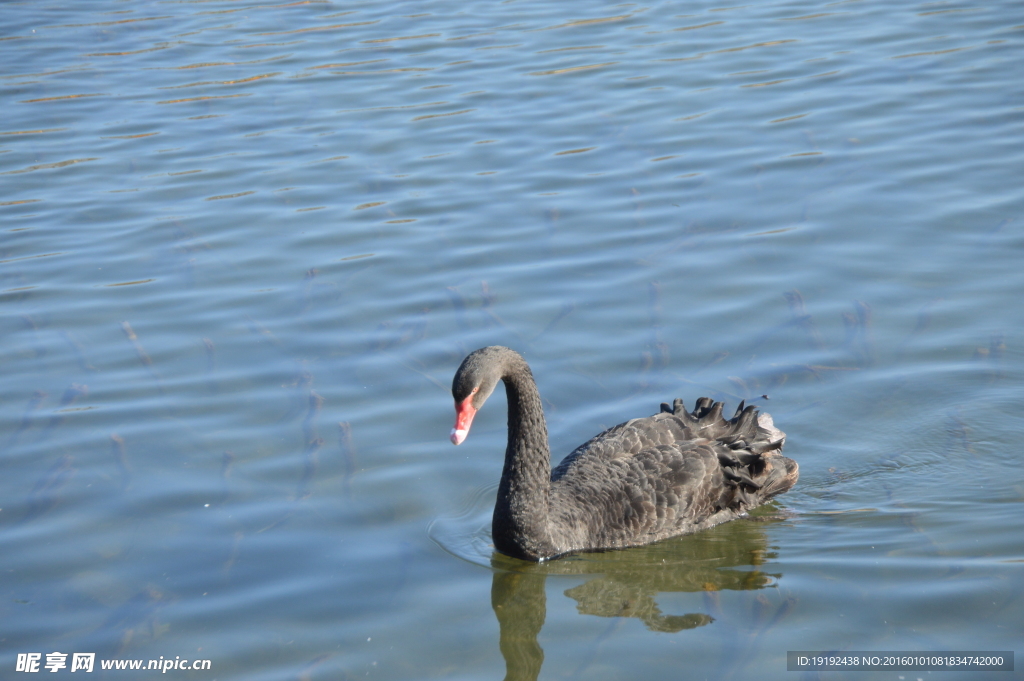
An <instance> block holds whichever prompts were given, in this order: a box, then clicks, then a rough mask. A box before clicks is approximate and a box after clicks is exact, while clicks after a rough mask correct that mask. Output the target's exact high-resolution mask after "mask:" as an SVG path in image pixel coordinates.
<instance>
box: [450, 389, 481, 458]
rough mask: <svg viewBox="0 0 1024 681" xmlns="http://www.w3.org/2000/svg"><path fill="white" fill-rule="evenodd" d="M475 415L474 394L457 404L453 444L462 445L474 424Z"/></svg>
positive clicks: (452, 437) (452, 436)
mask: <svg viewBox="0 0 1024 681" xmlns="http://www.w3.org/2000/svg"><path fill="white" fill-rule="evenodd" d="M474 392H476V391H474ZM474 416H476V408H475V407H474V406H473V396H472V395H470V396H469V397H467V398H466V399H464V400H462V401H461V402H458V403H456V404H455V427H454V428H452V435H451V439H452V444H453V445H461V444H462V441H463V440H465V439H466V436H467V435H469V427H470V426H471V425H473V417H474Z"/></svg>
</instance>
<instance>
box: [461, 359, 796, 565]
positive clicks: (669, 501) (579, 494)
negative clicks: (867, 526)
mask: <svg viewBox="0 0 1024 681" xmlns="http://www.w3.org/2000/svg"><path fill="white" fill-rule="evenodd" d="M499 380H501V381H504V382H505V392H506V394H507V395H508V446H507V448H506V449H505V466H504V469H503V470H502V472H501V484H500V485H499V486H498V500H497V503H496V504H495V506H494V519H493V524H492V526H491V532H492V536H493V539H494V547H495V548H496V549H497V550H498V551H500V552H502V553H504V554H506V555H509V556H513V557H515V558H522V559H524V560H533V561H542V560H547V559H550V558H557V557H559V556H564V555H566V554H570V553H576V552H580V551H600V550H604V549H619V548H626V547H630V546H642V545H644V544H650V543H652V542H656V541H658V540H661V539H666V538H668V537H674V536H676V535H680V534H688V533H690V532H697V531H700V530H703V529H705V528H708V527H711V526H712V525H717V524H719V523H722V522H725V521H727V520H732V519H733V518H736V517H737V516H740V515H742V514H743V513H744V512H746V511H747V510H749V509H751V508H754V507H755V506H759V505H761V504H763V503H765V502H766V501H768V500H769V499H771V498H772V497H774V496H775V495H777V494H781V493H783V492H785V491H786V490H788V489H789V488H790V487H792V486H793V485H794V484H795V483H796V481H797V477H798V476H799V467H798V466H797V464H796V462H795V461H793V460H792V459H787V458H786V457H784V456H781V455H780V454H779V452H780V451H781V449H782V445H783V443H784V442H785V438H786V434H785V433H783V432H782V431H781V430H779V429H777V428H776V427H775V426H774V424H773V423H772V419H771V417H770V416H769V415H767V414H761V415H758V412H757V409H755V408H754V407H753V406H750V407H747V408H746V409H744V408H743V403H740V406H739V408H738V409H737V410H736V415H735V416H734V417H733V418H732V419H731V420H728V421H727V420H725V419H723V418H722V403H721V402H712V400H711V399H710V398H707V397H702V398H700V399H699V400H697V405H696V408H695V409H694V410H693V411H692V412H688V411H686V409H685V408H684V407H683V402H682V400H678V399H677V400H676V401H675V404H674V406H672V407H669V405H667V404H662V405H661V413H659V414H655V415H654V416H648V417H646V418H639V419H632V420H630V421H626V422H625V423H622V424H619V425H617V426H615V427H614V428H609V429H608V430H606V431H604V432H603V433H601V434H600V435H598V436H596V437H595V438H593V439H592V440H590V441H589V442H586V443H584V444H582V445H580V446H579V447H577V448H576V450H575V451H574V452H572V453H571V454H570V455H569V456H567V457H565V459H564V460H563V461H562V463H560V464H559V465H558V467H557V468H555V469H554V470H552V469H551V458H550V450H549V449H548V429H547V425H546V424H545V422H544V409H543V407H542V406H541V401H540V393H539V392H537V384H536V383H535V382H534V380H533V374H532V373H531V372H530V367H529V366H528V365H527V364H526V360H524V359H523V358H522V356H521V355H520V354H519V353H517V352H515V351H514V350H510V349H509V348H505V347H501V346H491V347H487V348H481V349H479V350H476V351H475V352H473V353H471V354H470V355H469V356H467V357H466V359H465V360H463V362H462V366H460V367H459V370H458V371H457V372H456V373H455V379H454V381H453V382H452V395H453V397H454V398H455V427H454V428H453V429H452V433H451V440H452V443H453V444H456V445H458V444H461V443H462V442H463V440H465V439H466V436H467V435H468V434H469V428H470V425H471V424H472V422H473V417H474V416H475V415H476V412H477V410H478V409H480V407H481V406H483V403H484V402H485V401H486V400H487V398H488V397H490V395H491V393H492V392H493V391H494V388H495V387H496V386H497V384H498V381H499Z"/></svg>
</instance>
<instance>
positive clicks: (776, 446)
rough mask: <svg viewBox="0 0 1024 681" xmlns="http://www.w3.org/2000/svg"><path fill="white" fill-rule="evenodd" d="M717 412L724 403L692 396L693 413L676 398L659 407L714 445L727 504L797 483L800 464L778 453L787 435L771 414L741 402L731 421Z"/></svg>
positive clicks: (752, 500)
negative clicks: (697, 398) (695, 400)
mask: <svg viewBox="0 0 1024 681" xmlns="http://www.w3.org/2000/svg"><path fill="white" fill-rule="evenodd" d="M722 410H723V403H722V402H715V401H713V400H712V399H711V398H709V397H702V398H700V399H699V400H697V403H696V404H695V405H694V408H693V410H692V411H687V409H686V407H685V405H684V404H683V401H682V400H675V402H674V403H673V405H672V408H671V409H669V407H668V405H667V404H663V405H662V411H663V412H671V413H672V414H673V415H674V416H675V417H676V418H678V419H679V420H680V421H682V422H683V424H684V426H685V428H686V429H687V430H688V431H691V433H690V434H692V436H693V437H697V438H706V439H708V440H711V441H713V442H716V443H717V444H718V445H719V446H718V447H716V451H717V453H718V462H719V464H720V465H721V470H722V475H723V478H724V480H725V484H726V486H727V487H729V488H730V492H731V497H732V499H731V502H732V503H731V504H729V505H730V506H733V507H736V508H742V509H747V508H753V507H755V506H758V505H760V504H762V503H764V502H765V501H768V500H769V499H771V498H772V497H774V496H776V495H778V494H782V493H783V492H785V491H786V490H788V489H789V488H791V487H792V486H793V485H794V484H796V481H797V478H799V474H800V473H799V471H800V467H799V466H798V465H797V463H796V462H795V461H793V460H792V459H788V458H786V457H784V456H782V455H781V451H782V447H783V445H784V444H785V442H786V434H785V433H783V432H782V431H781V430H779V429H778V428H776V427H775V424H774V422H773V421H772V417H771V416H770V415H768V414H761V413H759V412H758V410H757V407H755V406H754V405H749V406H748V405H746V404H745V403H744V402H741V403H740V405H739V407H738V408H737V409H736V412H735V414H734V415H733V417H732V418H731V419H725V418H723V417H722Z"/></svg>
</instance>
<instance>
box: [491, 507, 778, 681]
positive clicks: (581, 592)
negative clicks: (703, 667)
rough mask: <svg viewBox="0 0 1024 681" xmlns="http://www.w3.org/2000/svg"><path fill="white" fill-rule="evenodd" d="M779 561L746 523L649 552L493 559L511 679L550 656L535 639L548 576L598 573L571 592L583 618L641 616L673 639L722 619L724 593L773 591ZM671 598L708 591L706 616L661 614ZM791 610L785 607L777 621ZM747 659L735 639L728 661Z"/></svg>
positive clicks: (530, 674) (756, 528)
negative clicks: (663, 596)
mask: <svg viewBox="0 0 1024 681" xmlns="http://www.w3.org/2000/svg"><path fill="white" fill-rule="evenodd" d="M765 510H766V511H769V512H770V509H765ZM759 515H760V514H759ZM776 519H778V516H772V515H760V517H759V518H753V519H751V520H761V521H769V522H770V521H773V520H776ZM774 556H775V554H774V553H772V552H771V549H770V547H769V546H768V538H767V536H766V532H765V523H764V522H751V521H743V520H741V521H739V522H732V523H727V524H725V525H722V526H719V527H715V528H712V529H710V530H708V531H706V532H703V533H701V534H698V535H689V536H685V537H680V538H677V539H672V540H668V541H665V542H661V543H659V544H655V545H652V546H648V547H642V548H634V549H627V550H624V551H609V552H605V553H590V554H583V555H579V556H573V557H569V558H564V559H562V560H558V561H554V562H551V563H531V562H527V561H522V560H517V559H514V558H509V557H507V556H504V555H502V554H500V553H494V554H493V556H492V557H491V567H492V569H493V570H494V577H493V581H492V584H491V606H492V607H493V608H494V614H495V615H496V616H497V618H498V624H499V627H500V630H501V634H500V636H501V639H500V647H501V654H502V656H503V657H504V658H505V668H506V675H505V679H506V681H522V680H532V679H536V678H537V676H538V675H539V674H540V670H541V666H542V665H543V662H544V651H543V649H542V648H541V647H540V644H539V643H538V642H537V636H538V634H540V630H541V628H542V627H543V625H544V619H545V615H546V611H547V597H546V594H545V585H546V581H547V577H548V575H552V576H572V575H595V576H593V577H591V578H589V579H588V581H586V582H584V583H583V584H580V585H578V586H574V587H572V588H570V589H568V590H566V591H565V595H566V596H568V597H569V598H571V599H573V600H574V601H576V609H577V610H578V611H579V612H580V614H583V615H596V616H598V617H635V618H637V619H639V620H640V621H642V622H643V623H644V625H645V626H646V627H647V629H648V630H650V631H652V632H672V633H674V632H679V631H683V630H685V629H695V628H697V627H702V626H706V625H709V624H712V623H713V622H714V621H715V619H716V617H718V616H720V610H719V605H718V597H717V592H719V591H725V590H732V591H739V590H753V589H763V588H765V587H769V586H774V585H775V584H776V583H777V582H778V580H779V579H780V578H781V577H782V575H781V574H780V573H773V572H765V571H763V570H762V567H763V565H764V564H765V563H766V562H768V561H770V560H771V559H772V558H774ZM670 592H694V593H696V592H703V593H704V594H705V596H704V598H703V599H702V602H701V606H702V607H701V610H703V612H690V613H682V614H670V613H664V612H662V610H661V608H660V607H659V606H658V603H657V597H658V594H660V593H670ZM761 600H762V601H763V600H764V599H763V598H762V599H761ZM788 605H789V604H788V603H787V602H784V603H783V608H782V609H780V611H779V612H778V613H776V615H775V618H774V620H777V619H779V617H780V616H781V615H782V614H784V610H785V609H788ZM774 620H770V621H768V622H767V623H765V626H764V627H762V629H761V630H762V631H763V630H764V628H766V627H767V626H770V625H771V624H772V623H773V621H774ZM741 657H742V650H741V649H740V647H739V641H737V649H736V650H735V655H730V656H729V659H728V660H725V661H724V663H725V664H732V663H736V662H737V661H738V660H739V658H741Z"/></svg>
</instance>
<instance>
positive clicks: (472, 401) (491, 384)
mask: <svg viewBox="0 0 1024 681" xmlns="http://www.w3.org/2000/svg"><path fill="white" fill-rule="evenodd" d="M510 354H511V355H515V354H516V353H515V352H514V351H513V350H509V349H508V348H503V347H501V346H499V345H492V346H490V347H486V348H480V349H479V350H476V351H475V352H472V353H470V354H469V355H467V356H466V359H464V360H462V365H461V366H460V367H459V370H458V371H456V372H455V378H454V379H453V380H452V397H454V398H455V426H454V427H453V428H452V432H451V441H452V444H453V445H461V444H462V443H463V441H464V440H465V439H466V436H467V435H469V428H470V426H471V425H472V424H473V417H474V416H476V412H477V411H478V410H479V409H480V407H482V406H484V402H486V401H487V398H488V397H490V396H491V393H493V392H494V388H495V387H496V386H497V385H498V381H500V380H501V377H502V375H503V374H504V371H505V360H506V358H507V357H508V356H509V355H510Z"/></svg>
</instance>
